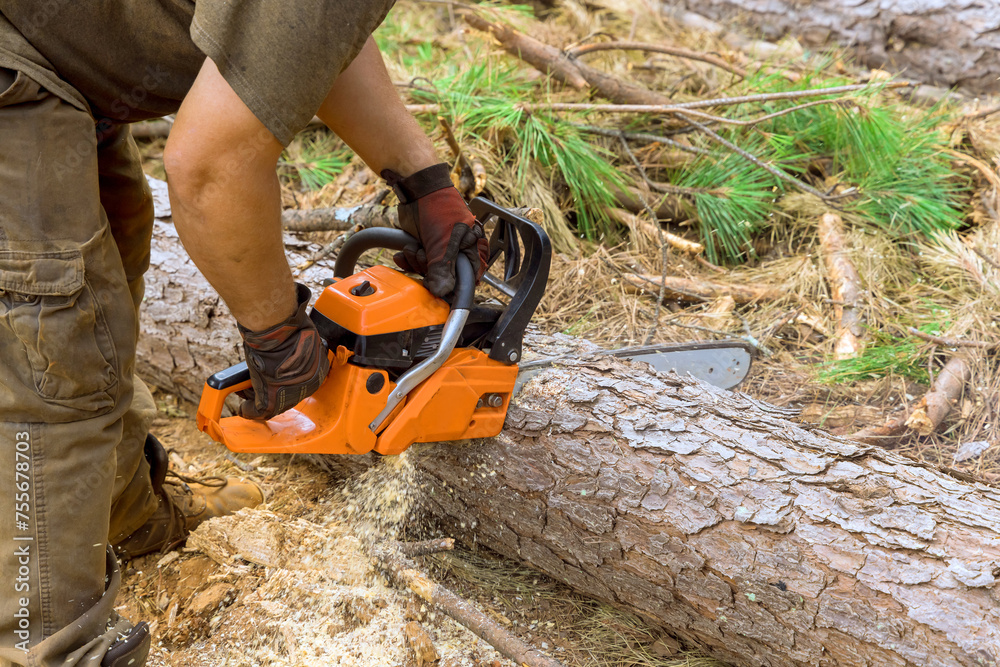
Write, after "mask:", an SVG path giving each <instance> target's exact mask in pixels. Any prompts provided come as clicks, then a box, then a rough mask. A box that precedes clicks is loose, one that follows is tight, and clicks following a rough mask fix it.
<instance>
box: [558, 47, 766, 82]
mask: <svg viewBox="0 0 1000 667" xmlns="http://www.w3.org/2000/svg"><path fill="white" fill-rule="evenodd" d="M595 51H649V52H651V53H664V54H666V55H668V56H675V57H677V58H684V59H685V60H698V61H700V62H704V63H708V64H709V65H715V66H716V67H718V68H719V69H724V70H726V71H727V72H730V73H731V74H735V75H736V76H739V77H743V78H746V75H747V71H746V70H745V69H743V68H742V67H737V66H736V65H732V64H730V63H727V62H726V61H725V60H723V59H722V58H719V57H717V56H713V55H711V54H708V53H699V52H698V51H691V50H690V49H683V48H680V47H676V46H667V45H666V44H647V43H645V42H602V43H600V44H585V45H583V46H577V47H574V48H572V49H569V50H567V51H566V55H567V56H568V57H569V58H570V59H576V58H579V57H580V56H583V55H586V54H588V53H593V52H595Z"/></svg>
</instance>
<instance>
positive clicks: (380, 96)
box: [317, 37, 440, 176]
mask: <svg viewBox="0 0 1000 667" xmlns="http://www.w3.org/2000/svg"><path fill="white" fill-rule="evenodd" d="M317 115H318V116H319V117H320V119H321V120H322V121H323V122H324V123H326V124H327V126H328V127H329V128H330V129H331V130H333V131H334V132H336V133H337V135H338V136H339V137H340V138H341V139H343V140H344V142H345V143H347V145H348V146H350V147H351V148H352V149H353V150H354V152H355V153H357V154H358V155H359V156H360V157H361V159H362V160H364V161H365V163H366V164H367V165H368V166H369V167H371V168H372V170H373V171H375V173H381V171H382V170H383V169H392V170H393V171H395V172H397V173H399V174H400V175H402V176H409V175H410V174H412V173H414V172H416V171H419V170H421V169H423V168H424V167H429V166H431V165H433V164H436V163H438V162H440V159H439V158H438V156H437V154H436V152H435V151H434V145H433V144H432V143H431V140H430V139H429V138H428V137H427V135H426V134H425V133H424V131H423V130H422V129H420V126H419V125H418V124H417V122H416V121H415V120H414V119H413V116H411V115H410V113H409V112H408V111H407V110H406V107H405V106H404V105H403V102H402V100H400V99H399V94H398V93H397V92H396V88H395V86H393V85H392V80H391V79H390V78H389V74H388V72H386V69H385V64H384V63H383V61H382V54H381V53H380V52H379V50H378V47H377V46H376V45H375V40H374V39H372V38H371V37H369V38H368V42H367V43H366V44H365V47H364V48H363V49H362V50H361V53H359V54H358V57H357V58H355V59H354V62H352V63H351V65H350V66H349V67H348V68H347V69H346V70H344V72H343V73H342V74H341V75H340V77H338V78H337V81H336V82H335V83H334V85H333V88H331V89H330V93H329V95H327V97H326V99H325V100H324V101H323V105H322V106H321V107H320V110H319V112H318V113H317Z"/></svg>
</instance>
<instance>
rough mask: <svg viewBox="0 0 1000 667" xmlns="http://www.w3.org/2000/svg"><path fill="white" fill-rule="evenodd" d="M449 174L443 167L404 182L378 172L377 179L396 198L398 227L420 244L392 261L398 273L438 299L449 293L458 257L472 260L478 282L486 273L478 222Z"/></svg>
mask: <svg viewBox="0 0 1000 667" xmlns="http://www.w3.org/2000/svg"><path fill="white" fill-rule="evenodd" d="M449 171H450V170H449V169H448V165H447V164H444V163H441V164H436V165H434V166H432V167H427V168H426V169H421V170H420V171H418V172H417V173H415V174H413V175H412V176H407V177H406V178H402V177H401V176H400V175H399V174H397V173H396V172H394V171H392V170H391V169H384V170H382V178H384V179H385V180H386V182H388V183H389V185H390V186H392V189H393V190H395V191H396V196H397V197H399V208H398V211H399V226H400V227H401V228H402V229H403V230H405V231H406V232H408V233H410V234H411V235H413V236H415V237H416V238H417V240H419V241H420V246H419V247H418V246H410V247H407V248H405V249H404V250H403V252H399V253H396V255H395V256H394V257H393V260H394V261H395V262H396V264H398V265H399V267H400V268H401V269H403V270H404V271H410V272H412V273H419V274H421V275H422V276H424V287H426V288H427V289H428V290H429V291H430V293H431V294H433V295H434V296H438V297H443V296H446V295H448V294H450V293H451V292H452V291H453V290H454V289H455V261H456V259H457V258H458V255H459V253H461V254H463V255H465V256H466V257H468V258H469V261H470V262H472V268H473V270H474V271H475V273H476V280H477V281H478V280H479V279H480V278H482V276H483V273H485V272H486V262H487V261H488V259H489V249H490V246H489V241H487V240H486V237H485V234H484V233H483V226H482V224H480V223H479V221H478V220H476V217H475V216H474V215H472V211H470V210H469V207H468V206H467V205H466V203H465V200H464V199H462V195H461V194H459V192H458V190H456V189H455V186H454V185H452V182H451V178H450V177H449V175H448V173H449Z"/></svg>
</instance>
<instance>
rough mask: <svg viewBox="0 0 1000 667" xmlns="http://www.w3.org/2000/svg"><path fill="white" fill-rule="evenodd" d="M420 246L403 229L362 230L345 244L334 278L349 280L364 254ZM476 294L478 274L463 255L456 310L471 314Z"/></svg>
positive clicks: (459, 263)
mask: <svg viewBox="0 0 1000 667" xmlns="http://www.w3.org/2000/svg"><path fill="white" fill-rule="evenodd" d="M414 245H415V246H419V245H420V241H418V240H417V239H416V238H414V237H413V236H411V235H410V234H407V233H406V232H404V231H403V230H402V229H390V228H387V227H372V228H369V229H362V230H361V231H360V232H357V233H356V234H354V236H352V237H351V238H349V239H348V240H347V242H346V243H344V247H343V248H341V249H340V254H339V255H337V262H336V263H335V264H334V265H333V276H334V278H348V277H350V276H352V275H354V269H355V268H356V265H357V263H358V259H359V258H360V257H361V255H362V253H364V252H365V251H367V250H372V249H374V248H386V249H387V250H396V251H401V250H403V249H404V248H406V247H407V246H414ZM475 293H476V274H475V272H474V271H473V270H472V263H471V262H470V261H469V258H468V257H466V256H465V255H462V254H459V255H458V259H457V260H456V262H455V293H454V295H453V298H452V300H451V309H452V310H471V309H472V299H473V296H474V295H475Z"/></svg>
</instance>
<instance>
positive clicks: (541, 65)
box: [464, 13, 670, 105]
mask: <svg viewBox="0 0 1000 667" xmlns="http://www.w3.org/2000/svg"><path fill="white" fill-rule="evenodd" d="M464 18H465V22H466V23H468V24H469V25H470V26H472V27H473V28H475V29H476V30H480V31H482V32H486V33H489V34H490V35H492V36H493V37H494V38H495V39H496V40H497V41H498V42H500V45H501V46H502V47H503V49H504V50H505V51H506V52H507V53H509V54H511V55H513V56H516V57H518V58H520V59H521V60H523V61H524V62H526V63H528V64H529V65H531V66H532V67H534V68H535V69H537V70H540V71H542V72H545V73H547V74H549V75H550V76H552V77H553V78H555V79H556V80H557V81H561V82H563V83H566V84H568V85H571V86H573V87H574V88H577V89H584V88H592V89H593V90H594V91H595V92H597V93H598V94H599V95H601V97H605V98H607V99H609V100H611V101H612V102H616V103H619V104H654V105H656V104H669V102H670V99H669V98H667V97H665V96H663V95H661V94H659V93H655V92H653V91H651V90H648V89H646V88H643V87H642V86H638V85H636V84H634V83H630V82H628V81H624V80H622V79H619V78H618V77H616V76H613V75H611V74H608V73H606V72H602V71H600V70H598V69H595V68H593V67H590V66H589V65H585V64H583V63H580V62H576V61H575V60H572V59H570V58H569V57H567V56H566V54H565V53H563V52H562V51H560V50H559V49H557V48H556V47H554V46H551V45H549V44H546V43H544V42H540V41H539V40H537V39H535V38H533V37H529V36H528V35H525V34H524V33H522V32H519V31H517V30H515V29H514V28H511V27H510V26H507V25H504V24H502V23H492V22H490V21H487V20H486V19H484V18H483V17H481V16H479V15H477V14H475V13H466V14H465V15H464Z"/></svg>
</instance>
